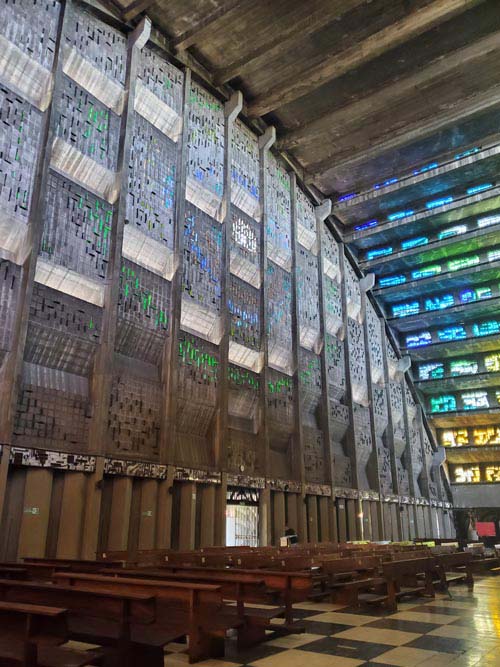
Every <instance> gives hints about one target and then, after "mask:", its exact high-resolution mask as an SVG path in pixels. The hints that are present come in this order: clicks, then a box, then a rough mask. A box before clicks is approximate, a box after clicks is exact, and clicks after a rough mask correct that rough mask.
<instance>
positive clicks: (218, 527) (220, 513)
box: [214, 472, 227, 547]
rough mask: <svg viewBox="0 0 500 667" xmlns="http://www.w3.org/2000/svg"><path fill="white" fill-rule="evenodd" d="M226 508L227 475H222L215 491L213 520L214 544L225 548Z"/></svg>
mask: <svg viewBox="0 0 500 667" xmlns="http://www.w3.org/2000/svg"><path fill="white" fill-rule="evenodd" d="M226 506H227V473H225V472H223V473H222V482H221V484H220V485H218V486H217V487H216V489H215V520H214V543H215V544H216V545H217V546H220V547H225V546H226Z"/></svg>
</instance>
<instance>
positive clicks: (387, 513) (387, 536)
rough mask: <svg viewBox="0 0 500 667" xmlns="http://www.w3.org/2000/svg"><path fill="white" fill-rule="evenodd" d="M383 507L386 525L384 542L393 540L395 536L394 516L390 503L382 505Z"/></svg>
mask: <svg viewBox="0 0 500 667" xmlns="http://www.w3.org/2000/svg"><path fill="white" fill-rule="evenodd" d="M381 505H382V517H383V525H384V540H392V535H393V525H392V514H391V508H390V506H389V503H381Z"/></svg>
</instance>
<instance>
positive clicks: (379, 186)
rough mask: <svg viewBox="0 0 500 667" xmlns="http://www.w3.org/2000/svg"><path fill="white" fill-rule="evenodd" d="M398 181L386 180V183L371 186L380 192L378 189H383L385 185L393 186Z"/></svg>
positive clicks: (393, 179) (394, 179)
mask: <svg viewBox="0 0 500 667" xmlns="http://www.w3.org/2000/svg"><path fill="white" fill-rule="evenodd" d="M398 180H399V179H397V178H395V177H394V178H388V179H387V181H384V182H383V183H375V185H374V186H373V189H374V190H380V188H385V187H386V186H387V185H393V184H394V183H397V182H398Z"/></svg>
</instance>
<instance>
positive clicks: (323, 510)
mask: <svg viewBox="0 0 500 667" xmlns="http://www.w3.org/2000/svg"><path fill="white" fill-rule="evenodd" d="M330 503H331V500H330V498H329V497H328V496H321V497H320V498H319V501H318V504H319V525H320V528H321V531H320V532H321V541H322V542H330V540H331V535H330V516H329V514H330V512H329V509H330V507H329V506H330Z"/></svg>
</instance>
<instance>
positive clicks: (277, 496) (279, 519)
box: [271, 491, 285, 546]
mask: <svg viewBox="0 0 500 667" xmlns="http://www.w3.org/2000/svg"><path fill="white" fill-rule="evenodd" d="M271 498H272V503H273V527H272V532H273V544H274V545H275V546H279V543H280V537H281V536H282V535H283V533H284V532H285V494H284V492H283V491H271Z"/></svg>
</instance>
